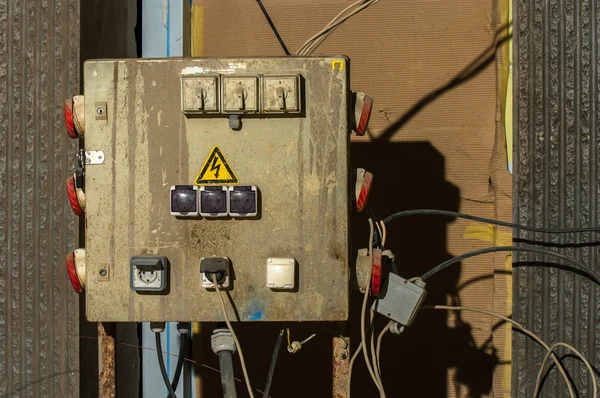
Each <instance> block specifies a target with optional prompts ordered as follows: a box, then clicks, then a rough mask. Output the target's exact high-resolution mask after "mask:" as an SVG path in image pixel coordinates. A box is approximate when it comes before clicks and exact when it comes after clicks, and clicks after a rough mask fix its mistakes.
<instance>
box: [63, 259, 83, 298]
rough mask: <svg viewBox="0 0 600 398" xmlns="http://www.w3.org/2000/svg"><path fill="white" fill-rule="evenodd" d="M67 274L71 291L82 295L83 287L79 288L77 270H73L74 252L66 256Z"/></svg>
mask: <svg viewBox="0 0 600 398" xmlns="http://www.w3.org/2000/svg"><path fill="white" fill-rule="evenodd" d="M67 273H68V274H69V280H70V281H71V285H73V289H75V291H76V292H77V293H82V292H83V286H81V282H80V281H79V277H78V276H77V270H76V269H75V253H74V252H71V253H69V254H67Z"/></svg>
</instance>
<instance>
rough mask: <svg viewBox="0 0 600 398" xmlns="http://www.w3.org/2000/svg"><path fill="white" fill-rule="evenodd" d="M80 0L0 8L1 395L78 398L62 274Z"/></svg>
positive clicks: (3, 2) (73, 326) (38, 0)
mask: <svg viewBox="0 0 600 398" xmlns="http://www.w3.org/2000/svg"><path fill="white" fill-rule="evenodd" d="M79 62H80V60H79V0H0V396H2V397H4V396H7V397H13V396H23V397H25V396H26V397H30V396H33V397H69V396H79V358H78V355H79V354H78V347H79V344H78V340H79V338H78V336H77V335H78V330H79V327H78V303H79V299H78V297H77V296H76V295H75V293H74V292H73V289H72V288H71V286H70V284H69V281H68V278H67V275H66V269H65V264H64V263H65V261H64V258H65V254H66V253H67V252H68V251H69V250H72V249H74V247H75V245H76V232H77V226H76V222H77V220H76V219H75V217H74V216H73V215H72V212H71V210H70V209H69V207H68V204H67V201H66V196H65V179H66V178H67V175H68V174H69V172H70V171H71V170H72V167H73V161H72V160H73V158H72V155H73V154H74V152H75V148H76V143H74V142H71V140H69V138H68V137H67V134H66V132H65V128H64V121H63V116H62V102H63V101H64V100H65V99H66V98H67V97H70V96H72V95H73V94H76V93H78V92H79Z"/></svg>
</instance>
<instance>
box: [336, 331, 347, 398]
mask: <svg viewBox="0 0 600 398" xmlns="http://www.w3.org/2000/svg"><path fill="white" fill-rule="evenodd" d="M332 344H333V373H332V387H333V391H332V396H333V398H347V397H348V373H349V371H350V337H343V338H342V337H341V336H336V337H334V338H333V341H332Z"/></svg>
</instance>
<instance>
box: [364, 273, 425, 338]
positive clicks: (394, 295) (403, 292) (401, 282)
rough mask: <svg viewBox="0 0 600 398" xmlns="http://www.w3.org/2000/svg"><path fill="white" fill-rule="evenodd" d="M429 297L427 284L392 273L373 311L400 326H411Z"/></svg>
mask: <svg viewBox="0 0 600 398" xmlns="http://www.w3.org/2000/svg"><path fill="white" fill-rule="evenodd" d="M425 297H427V291H426V290H425V283H423V282H422V281H420V280H419V281H416V282H410V281H407V280H406V279H404V278H402V277H400V276H398V275H396V274H394V273H390V274H389V277H388V279H387V281H386V283H385V284H384V285H383V288H382V291H381V293H380V295H379V299H378V300H376V301H375V302H374V303H373V306H372V309H373V310H375V311H377V312H378V313H380V314H381V315H383V316H386V317H388V318H389V319H391V320H392V321H395V322H398V323H399V324H400V325H404V326H410V325H411V324H412V323H413V321H414V320H415V317H416V315H417V313H418V312H419V309H420V308H421V305H422V304H423V301H425Z"/></svg>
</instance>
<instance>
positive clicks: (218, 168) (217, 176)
mask: <svg viewBox="0 0 600 398" xmlns="http://www.w3.org/2000/svg"><path fill="white" fill-rule="evenodd" d="M218 160H219V158H217V157H216V156H215V157H214V159H213V162H212V165H211V166H210V171H213V170H216V171H215V178H219V171H220V170H221V163H219V164H217V162H218Z"/></svg>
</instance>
